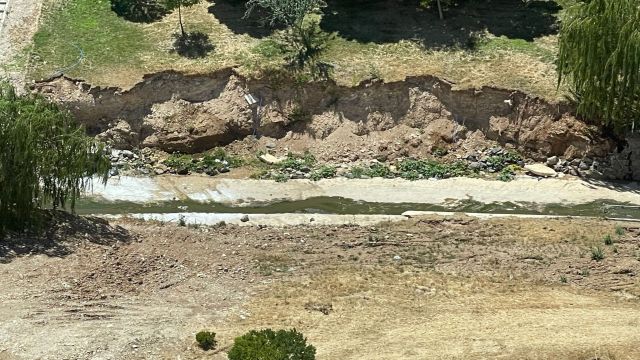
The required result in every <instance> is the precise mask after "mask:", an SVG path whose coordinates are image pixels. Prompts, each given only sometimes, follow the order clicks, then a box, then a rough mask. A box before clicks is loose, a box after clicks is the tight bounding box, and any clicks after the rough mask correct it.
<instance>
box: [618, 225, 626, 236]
mask: <svg viewBox="0 0 640 360" xmlns="http://www.w3.org/2000/svg"><path fill="white" fill-rule="evenodd" d="M616 235H618V236H622V235H624V228H623V227H622V226H620V225H616Z"/></svg>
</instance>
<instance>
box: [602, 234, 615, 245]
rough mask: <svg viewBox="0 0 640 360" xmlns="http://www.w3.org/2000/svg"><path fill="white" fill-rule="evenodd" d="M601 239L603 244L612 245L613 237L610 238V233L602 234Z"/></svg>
mask: <svg viewBox="0 0 640 360" xmlns="http://www.w3.org/2000/svg"><path fill="white" fill-rule="evenodd" d="M603 241H604V244H605V245H613V239H612V238H611V235H609V234H607V235H605V236H604V238H603Z"/></svg>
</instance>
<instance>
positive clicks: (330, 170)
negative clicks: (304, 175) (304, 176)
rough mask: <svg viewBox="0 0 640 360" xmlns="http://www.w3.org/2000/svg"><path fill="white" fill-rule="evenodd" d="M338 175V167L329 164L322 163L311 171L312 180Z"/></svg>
mask: <svg viewBox="0 0 640 360" xmlns="http://www.w3.org/2000/svg"><path fill="white" fill-rule="evenodd" d="M334 176H336V168H335V167H333V166H329V165H322V166H321V167H320V168H319V169H317V170H314V171H313V172H312V173H311V180H313V181H318V180H320V179H328V178H332V177H334Z"/></svg>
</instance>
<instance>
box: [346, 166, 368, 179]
mask: <svg viewBox="0 0 640 360" xmlns="http://www.w3.org/2000/svg"><path fill="white" fill-rule="evenodd" d="M365 172H366V170H365V168H363V167H362V166H354V167H352V168H351V169H349V177H350V178H352V179H360V178H361V177H363V176H364V174H365Z"/></svg>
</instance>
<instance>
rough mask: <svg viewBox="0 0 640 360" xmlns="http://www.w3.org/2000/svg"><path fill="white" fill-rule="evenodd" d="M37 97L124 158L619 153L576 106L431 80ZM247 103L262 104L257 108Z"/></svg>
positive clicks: (81, 85)
mask: <svg viewBox="0 0 640 360" xmlns="http://www.w3.org/2000/svg"><path fill="white" fill-rule="evenodd" d="M35 90H36V91H38V92H41V93H45V94H48V95H49V96H50V97H52V98H53V99H55V100H56V101H59V102H61V103H63V104H64V105H65V106H66V107H68V108H69V109H70V110H71V111H72V112H73V113H74V114H75V115H76V116H77V118H78V119H79V120H80V121H81V122H82V123H83V124H85V125H86V126H87V129H88V130H89V131H90V132H91V133H92V134H95V135H98V136H99V137H101V138H103V139H106V140H108V141H111V142H112V143H113V144H114V146H115V147H119V148H131V147H153V148H158V149H161V150H165V151H169V152H173V151H180V152H186V153H194V152H200V151H204V150H208V149H211V148H213V147H216V146H220V145H227V144H229V143H232V142H233V141H235V140H242V139H243V138H245V137H247V136H249V135H254V134H255V135H261V136H267V137H271V138H273V139H274V141H278V142H279V145H284V147H286V148H294V149H295V148H296V147H300V146H303V147H307V148H313V149H318V151H319V152H320V153H321V154H320V156H321V157H324V158H335V157H340V156H342V157H344V158H350V157H352V156H353V153H354V150H353V149H357V150H359V151H360V153H363V154H369V155H371V154H373V156H372V157H375V156H377V154H379V153H384V152H390V151H392V150H393V149H394V148H395V150H397V151H396V153H399V155H400V156H424V155H425V154H430V153H431V151H432V150H433V149H434V148H435V147H445V148H454V149H460V150H461V151H462V153H463V154H464V153H468V152H472V151H474V150H477V149H478V148H481V147H485V146H487V145H488V144H491V143H493V144H495V143H496V142H497V143H499V144H501V145H503V146H505V147H509V148H514V149H517V150H519V151H520V152H522V153H523V154H524V155H526V156H527V157H530V158H532V159H535V160H544V159H546V158H547V157H549V156H559V157H561V158H565V159H569V160H570V159H583V158H590V159H593V158H597V159H599V162H600V163H602V159H604V158H606V157H608V156H609V155H610V154H611V153H612V152H614V151H615V148H616V143H615V141H614V140H612V139H609V138H607V137H606V136H604V135H603V134H602V131H601V129H599V128H598V127H597V126H594V125H590V124H587V123H585V122H583V121H581V120H579V119H577V118H576V117H575V116H574V115H572V109H571V107H570V106H568V105H566V104H553V103H549V102H547V101H545V100H543V99H540V98H536V97H532V96H529V95H527V94H524V93H522V92H519V91H511V90H505V89H497V88H492V87H483V88H481V89H467V90H456V89H454V84H452V83H449V82H447V81H444V80H441V79H438V78H435V77H432V76H421V77H410V78H407V79H406V80H405V81H401V82H390V83H384V82H381V81H369V82H365V83H361V84H360V85H359V86H356V87H344V86H339V85H336V84H335V83H334V82H331V81H328V82H316V83H308V84H304V85H295V83H293V82H289V81H282V80H281V81H273V80H271V81H267V80H248V79H245V78H243V77H241V76H239V75H238V74H236V73H235V72H234V71H233V70H232V69H226V70H222V71H218V72H215V73H211V74H199V75H185V74H181V73H177V72H172V71H170V72H162V73H157V74H153V75H149V76H146V77H145V78H144V80H143V81H142V82H140V83H138V84H137V85H136V86H134V87H133V88H131V89H127V90H123V89H119V88H100V87H93V86H91V85H90V84H87V83H85V82H83V81H81V80H74V79H70V78H66V77H58V78H54V79H52V80H49V81H47V82H41V83H37V84H36V85H35ZM248 94H252V95H253V96H254V97H255V99H257V101H258V103H257V104H256V105H254V107H251V106H250V105H249V104H248V103H247V101H246V98H245V95H248ZM396 155H397V154H396ZM614 157H615V159H613V160H614V161H611V160H610V159H608V160H607V163H606V164H605V165H606V166H604V167H605V168H606V170H607V171H608V172H609V173H608V174H605V175H607V176H605V177H609V178H620V179H622V178H631V177H632V176H631V174H632V170H631V168H630V160H629V159H630V154H622V155H615V156H614ZM589 163H591V162H589ZM582 170H587V169H582Z"/></svg>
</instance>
